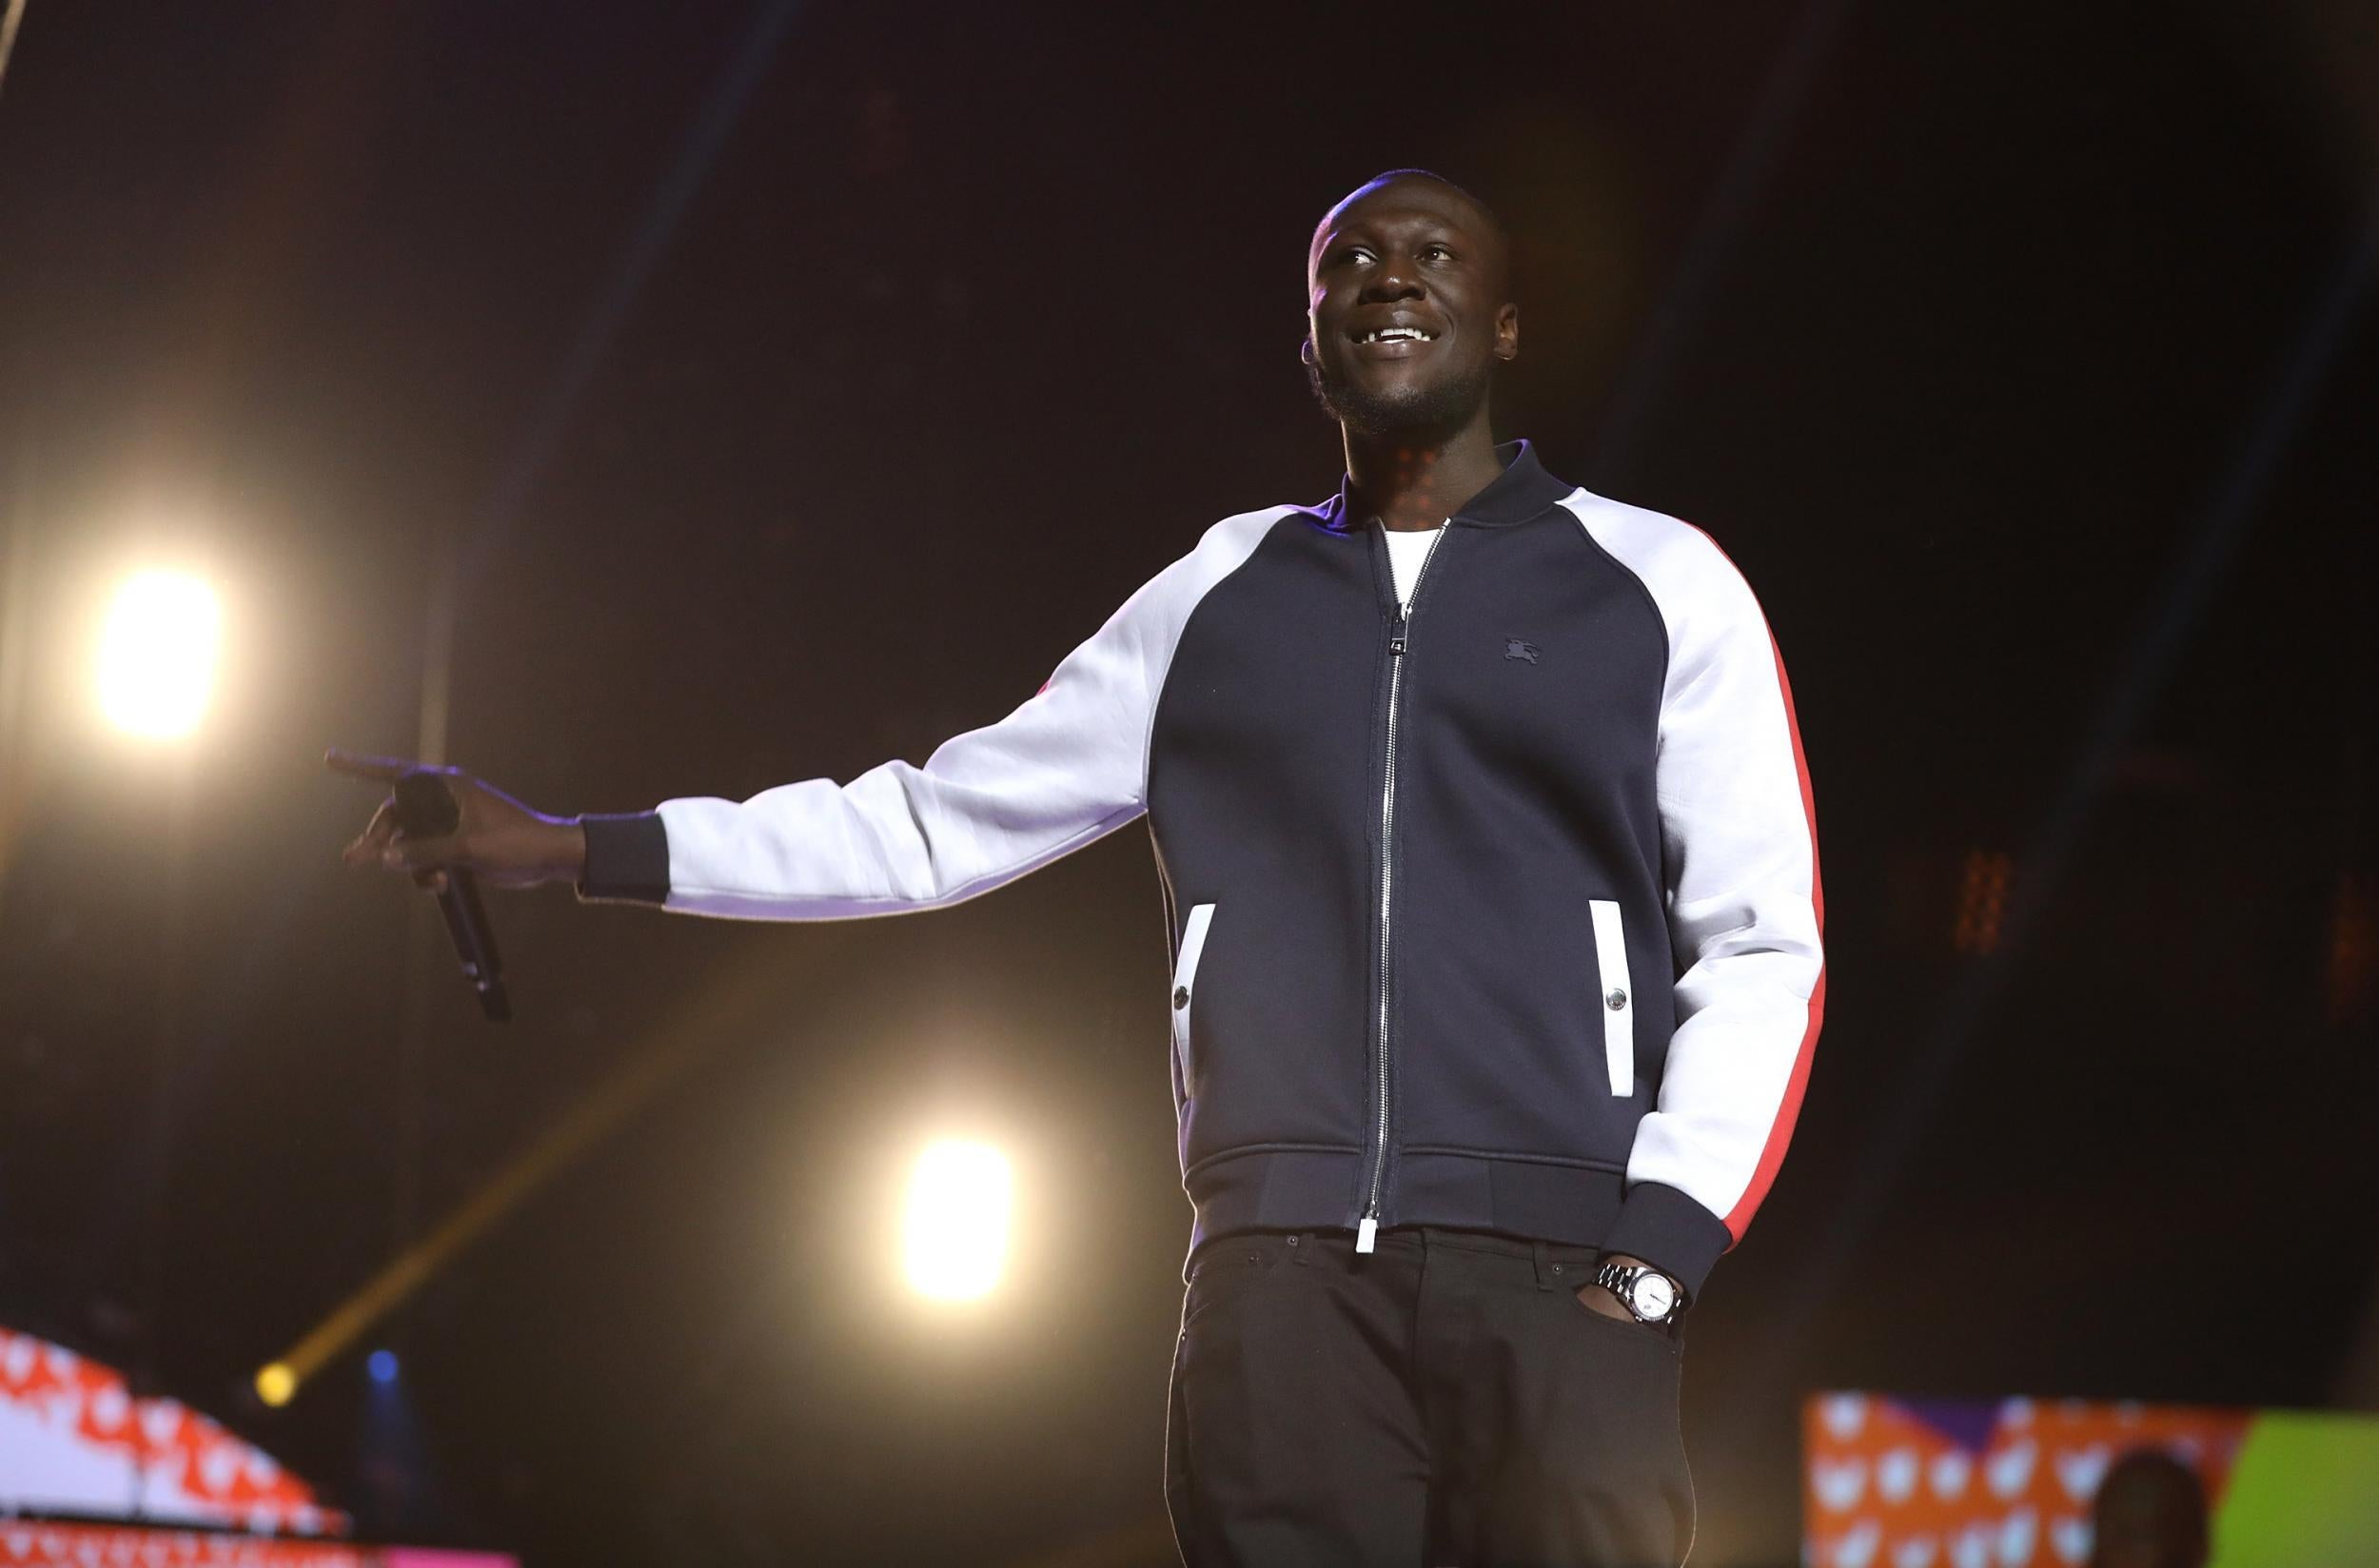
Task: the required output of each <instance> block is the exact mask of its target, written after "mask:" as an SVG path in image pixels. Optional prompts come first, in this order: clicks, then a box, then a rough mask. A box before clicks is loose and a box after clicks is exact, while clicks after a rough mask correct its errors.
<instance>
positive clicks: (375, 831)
mask: <svg viewBox="0 0 2379 1568" xmlns="http://www.w3.org/2000/svg"><path fill="white" fill-rule="evenodd" d="M396 836H397V803H396V801H394V800H393V799H391V800H383V801H382V802H381V803H380V810H378V811H376V812H374V813H372V819H371V821H369V822H367V823H365V824H364V831H363V832H362V833H357V834H356V835H355V838H354V840H353V841H352V842H350V843H349V844H348V845H347V847H346V848H345V850H344V851H342V852H341V853H340V856H339V858H340V859H342V860H344V861H345V862H346V863H347V864H348V865H350V866H368V865H371V864H372V863H373V862H375V861H377V860H378V859H379V858H380V855H381V852H382V851H383V850H385V849H386V848H387V847H388V845H389V844H390V843H391V842H392V841H393V840H394V839H395V838H396Z"/></svg>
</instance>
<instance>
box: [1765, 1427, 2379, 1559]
mask: <svg viewBox="0 0 2379 1568" xmlns="http://www.w3.org/2000/svg"><path fill="white" fill-rule="evenodd" d="M1801 1430H1802V1442H1803V1450H1804V1453H1805V1455H1806V1460H1807V1469H1806V1472H1805V1476H1804V1498H1803V1505H1802V1506H1803V1514H1802V1519H1803V1544H1802V1559H1803V1561H1805V1562H1807V1563H1809V1564H1811V1565H1812V1568H2072V1565H2075V1564H2079V1563H2082V1562H2085V1561H2087V1560H2088V1559H2089V1557H2090V1547H2091V1529H2090V1510H2091V1503H2092V1500H2093V1499H2094V1498H2095V1497H2096V1496H2097V1490H2098V1482H2099V1480H2101V1479H2102V1478H2103V1477H2104V1476H2105V1475H2106V1472H2107V1469H2108V1467H2109V1466H2110V1465H2111V1464H2113V1463H2114V1461H2115V1460H2117V1459H2119V1458H2120V1457H2121V1456H2122V1455H2124V1454H2126V1453H2128V1452H2130V1451H2131V1450H2133V1449H2135V1448H2157V1449H2162V1450H2164V1451H2165V1452H2167V1453H2169V1454H2171V1455H2173V1456H2174V1457H2175V1458H2177V1459H2180V1460H2183V1461H2185V1462H2186V1463H2188V1464H2189V1465H2190V1467H2191V1468H2192V1469H2193V1470H2194V1471H2195V1472H2196V1473H2197V1476H2198V1478H2199V1480H2202V1481H2203V1482H2204V1483H2205V1488H2206V1495H2207V1499H2208V1501H2209V1503H2210V1505H2211V1512H2212V1521H2211V1522H2212V1541H2213V1559H2212V1560H2213V1568H2279V1565H2281V1564H2302V1563H2312V1562H2321V1563H2354V1562H2371V1563H2379V1420H2369V1419H2362V1418H2354V1417H2345V1416H2325V1415H2313V1414H2307V1413H2304V1412H2299V1411H2278V1410H2266V1411H2257V1410H2230V1409H2216V1408H2209V1407H2201V1406H2190V1405H2155V1404H2135V1403H2118V1404H2110V1403H2093V1402H2088V1401H2080V1400H2066V1401H2035V1400H2026V1399H2011V1400H2001V1401H1941V1400H1920V1399H1907V1398H1897V1397H1891V1396H1885V1395H1877V1394H1821V1395H1819V1396H1816V1397H1815V1398H1813V1399H1811V1400H1810V1401H1809V1402H1808V1404H1807V1406H1806V1407H1805V1408H1804V1410H1803V1412H1802V1420H1801Z"/></svg>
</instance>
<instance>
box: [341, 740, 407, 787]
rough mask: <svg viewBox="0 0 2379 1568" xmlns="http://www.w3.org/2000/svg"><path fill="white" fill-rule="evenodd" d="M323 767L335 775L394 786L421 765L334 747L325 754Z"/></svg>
mask: <svg viewBox="0 0 2379 1568" xmlns="http://www.w3.org/2000/svg"><path fill="white" fill-rule="evenodd" d="M323 766H324V767H325V768H328V769H329V770H330V771H331V772H332V773H334V774H346V775H347V776H348V777H349V778H370V779H376V780H378V781H379V782H381V783H383V784H394V783H395V782H396V781H397V780H398V779H400V778H403V776H404V775H405V774H409V773H411V772H413V771H414V770H415V769H417V768H419V767H421V764H420V763H418V762H404V761H400V760H399V759H397V758H395V757H388V756H361V755H357V754H356V753H354V752H344V751H341V750H340V749H339V748H338V747H336V746H333V747H331V748H330V749H329V750H328V751H326V752H324V753H323Z"/></svg>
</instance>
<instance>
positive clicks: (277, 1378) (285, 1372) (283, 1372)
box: [256, 1362, 297, 1410]
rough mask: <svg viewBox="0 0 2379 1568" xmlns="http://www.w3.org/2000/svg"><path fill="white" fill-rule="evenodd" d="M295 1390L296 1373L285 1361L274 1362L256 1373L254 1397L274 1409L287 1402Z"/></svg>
mask: <svg viewBox="0 0 2379 1568" xmlns="http://www.w3.org/2000/svg"><path fill="white" fill-rule="evenodd" d="M296 1392H297V1374H296V1373H295V1372H293V1371H291V1370H290V1369H289V1364H288V1363H287V1362H273V1363H272V1364H271V1365H270V1366H267V1367H265V1369H264V1370H263V1371H261V1372H259V1373H257V1374H256V1397H257V1398H258V1399H260V1400H262V1401H265V1403H266V1404H269V1405H271V1406H272V1407H273V1408H274V1409H275V1410H278V1409H280V1408H281V1407H282V1406H283V1405H285V1404H286V1403H288V1402H289V1396H290V1395H292V1394H295V1393H296Z"/></svg>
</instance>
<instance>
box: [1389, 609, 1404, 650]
mask: <svg viewBox="0 0 2379 1568" xmlns="http://www.w3.org/2000/svg"><path fill="white" fill-rule="evenodd" d="M1387 651H1388V652H1389V653H1390V654H1392V655H1394V656H1396V657H1400V658H1401V657H1404V652H1405V612H1404V611H1402V610H1399V611H1397V612H1396V624H1395V626H1394V628H1393V629H1391V630H1390V631H1389V632H1388V634H1387Z"/></svg>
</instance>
